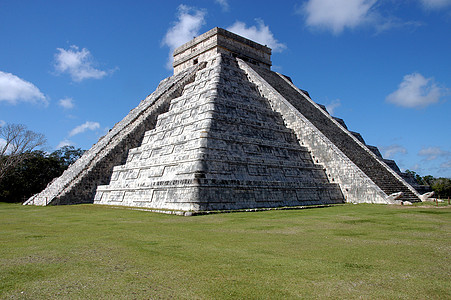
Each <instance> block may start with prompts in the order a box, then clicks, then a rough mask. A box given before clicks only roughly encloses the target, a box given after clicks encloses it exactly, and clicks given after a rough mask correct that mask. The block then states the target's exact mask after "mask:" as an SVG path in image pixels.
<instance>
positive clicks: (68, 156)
mask: <svg viewBox="0 0 451 300" xmlns="http://www.w3.org/2000/svg"><path fill="white" fill-rule="evenodd" d="M83 153H85V150H81V149H80V148H78V149H75V147H74V146H64V147H61V148H60V149H58V150H56V151H55V152H53V153H52V154H50V156H51V157H56V158H58V160H59V161H60V164H61V166H62V167H63V168H64V170H65V169H67V168H68V167H69V165H70V164H73V163H74V162H75V161H76V160H77V159H79V158H80V157H81V156H82V155H83Z"/></svg>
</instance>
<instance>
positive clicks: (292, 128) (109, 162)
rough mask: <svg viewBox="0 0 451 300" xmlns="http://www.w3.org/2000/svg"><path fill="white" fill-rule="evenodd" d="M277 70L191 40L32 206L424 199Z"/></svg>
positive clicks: (225, 36)
mask: <svg viewBox="0 0 451 300" xmlns="http://www.w3.org/2000/svg"><path fill="white" fill-rule="evenodd" d="M270 67H271V49H269V48H268V47H266V46H262V45H260V44H257V43H255V42H253V41H250V40H248V39H245V38H243V37H241V36H238V35H235V34H233V33H231V32H228V31H226V30H224V29H221V28H214V29H212V30H210V31H208V32H206V33H204V34H202V35H201V36H198V37H196V38H194V39H193V40H192V41H190V42H188V43H187V44H185V45H183V46H181V47H179V48H177V49H176V50H175V51H174V76H172V77H169V78H167V79H165V80H163V81H162V82H161V83H160V85H159V86H158V87H157V89H156V91H155V92H154V93H152V94H151V95H149V96H148V97H147V98H146V99H145V100H143V101H142V102H141V103H140V104H139V105H138V107H136V108H135V109H134V110H132V111H131V112H130V113H129V114H128V115H127V116H126V117H125V118H124V119H123V120H122V121H120V122H119V123H117V124H116V125H115V126H114V127H113V128H112V129H111V130H110V132H109V133H108V134H107V135H106V136H104V137H103V138H101V139H100V140H99V141H98V142H97V144H95V145H94V146H93V147H92V148H91V149H90V150H88V151H87V152H86V153H85V154H84V155H83V156H82V157H81V158H80V159H79V160H78V161H77V162H75V163H74V164H73V165H71V166H70V167H69V168H68V169H67V170H66V171H65V172H64V173H63V174H62V175H61V176H60V177H58V178H56V179H55V180H54V181H53V182H52V183H50V184H49V185H48V186H47V188H46V189H45V190H43V191H42V192H41V193H39V194H36V195H34V196H33V197H31V198H30V199H29V200H28V201H27V202H26V203H25V204H35V205H48V204H76V203H95V204H107V205H123V206H131V207H146V208H151V209H156V210H161V211H165V210H169V211H177V212H183V211H185V212H187V211H188V212H191V211H194V212H196V211H212V210H234V209H248V208H271V207H286V206H304V205H324V204H335V203H343V202H354V203H361V202H366V203H394V202H395V201H400V200H404V201H406V200H408V201H419V200H420V199H419V196H420V195H419V193H418V192H417V191H416V190H415V189H414V188H413V187H412V185H410V184H409V183H408V182H407V181H406V180H405V178H407V177H406V176H405V174H403V173H401V172H400V170H399V168H398V167H397V166H396V163H394V162H393V161H388V160H384V159H383V158H382V156H381V155H380V153H379V151H378V150H377V148H376V147H372V146H368V145H366V144H365V142H364V140H363V138H362V137H361V136H360V135H359V134H358V133H355V132H351V131H348V129H347V128H346V125H345V123H344V122H343V121H342V120H340V119H336V118H333V117H332V116H330V115H329V114H328V113H327V111H326V110H325V108H324V107H323V106H320V105H318V104H316V103H315V102H313V101H312V100H311V99H310V97H309V95H308V93H307V92H306V91H303V90H300V89H298V88H297V87H296V86H294V85H293V83H292V82H291V80H290V78H289V77H286V76H283V75H281V74H278V73H276V72H273V71H271V70H270ZM403 177H404V178H403Z"/></svg>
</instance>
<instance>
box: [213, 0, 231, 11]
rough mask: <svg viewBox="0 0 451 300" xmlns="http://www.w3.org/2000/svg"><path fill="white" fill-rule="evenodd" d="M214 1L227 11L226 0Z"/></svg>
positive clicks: (227, 4) (228, 7)
mask: <svg viewBox="0 0 451 300" xmlns="http://www.w3.org/2000/svg"><path fill="white" fill-rule="evenodd" d="M215 2H216V3H218V4H219V5H220V6H221V8H222V10H223V11H229V9H230V6H229V2H228V1H227V0H215Z"/></svg>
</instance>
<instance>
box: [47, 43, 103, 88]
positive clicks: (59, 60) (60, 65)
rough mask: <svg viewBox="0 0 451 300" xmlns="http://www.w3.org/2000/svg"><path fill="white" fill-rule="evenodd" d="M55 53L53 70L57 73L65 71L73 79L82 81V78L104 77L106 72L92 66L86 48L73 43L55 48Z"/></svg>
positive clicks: (91, 60)
mask: <svg viewBox="0 0 451 300" xmlns="http://www.w3.org/2000/svg"><path fill="white" fill-rule="evenodd" d="M57 50H58V53H56V54H55V70H56V71H57V72H58V73H67V74H69V75H70V76H71V78H72V80H73V81H77V82H78V81H82V80H84V79H89V78H94V79H100V78H103V77H105V76H106V75H107V74H108V72H106V71H102V70H99V69H96V68H94V66H93V63H94V62H93V59H92V55H91V53H90V52H89V50H88V49H86V48H83V49H81V50H79V48H78V47H77V46H75V45H72V46H70V48H69V49H67V50H66V49H62V48H57Z"/></svg>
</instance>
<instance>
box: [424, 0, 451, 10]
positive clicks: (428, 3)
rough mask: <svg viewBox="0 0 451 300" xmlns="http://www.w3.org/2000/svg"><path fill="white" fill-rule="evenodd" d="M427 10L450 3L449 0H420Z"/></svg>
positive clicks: (443, 6)
mask: <svg viewBox="0 0 451 300" xmlns="http://www.w3.org/2000/svg"><path fill="white" fill-rule="evenodd" d="M420 2H421V4H422V5H423V7H424V8H425V9H427V10H438V9H442V8H445V7H447V6H450V5H451V0H420Z"/></svg>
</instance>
